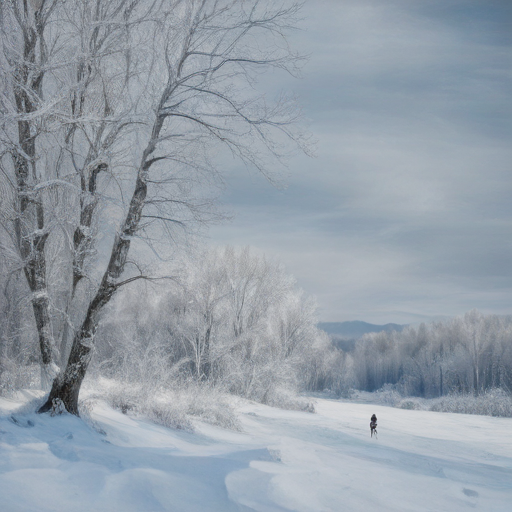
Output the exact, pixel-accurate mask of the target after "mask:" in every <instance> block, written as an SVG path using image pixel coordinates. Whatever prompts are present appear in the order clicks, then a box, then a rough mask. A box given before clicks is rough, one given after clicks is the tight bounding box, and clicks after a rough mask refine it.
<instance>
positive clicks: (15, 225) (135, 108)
mask: <svg viewBox="0 0 512 512" xmlns="http://www.w3.org/2000/svg"><path fill="white" fill-rule="evenodd" d="M297 12H298V6H297V5H296V4H294V3H286V2H277V3H276V2H270V1H266V0H265V1H264V0H187V1H185V0H167V1H161V0H66V1H64V0H30V1H28V0H8V1H5V2H2V4H1V11H0V23H1V27H2V31H1V45H2V48H1V50H2V51H1V56H0V58H1V59H2V62H1V64H2V66H1V68H2V71H1V73H0V80H1V83H2V93H1V97H0V108H1V119H0V128H1V131H0V137H1V139H0V144H1V153H0V164H1V173H2V174H1V180H2V190H4V189H7V190H8V197H9V201H7V202H6V203H5V204H2V215H3V219H4V221H5V222H3V226H4V230H5V231H6V232H7V233H8V235H9V237H10V239H11V240H12V243H13V246H15V248H16V250H17V254H18V259H19V265H18V267H19V270H20V271H21V272H22V273H23V274H24V276H25V281H26V285H27V288H28V290H29V292H30V293H31V303H32V309H33V313H34V319H35V324H36V327H37V331H38V336H39V343H40V352H41V360H42V365H43V368H44V375H45V378H46V379H51V377H52V376H53V375H54V374H55V372H56V371H57V368H56V366H55V362H57V361H58V360H59V356H58V352H59V348H60V352H61V360H64V361H65V359H64V356H66V355H67V352H68V351H69V358H68V359H67V363H66V364H65V367H64V368H63V369H62V370H61V371H60V373H59V374H58V375H57V377H56V378H55V379H54V380H53V384H52V388H51V392H50V395H49V397H48V401H47V402H46V404H45V405H44V406H43V407H42V409H41V411H45V410H48V409H49V408H50V407H51V406H52V403H53V402H54V401H55V400H56V399H59V400H61V401H62V402H63V403H64V405H65V407H66V409H67V410H68V411H69V412H71V413H74V414H78V405H77V404H78V393H79V390H80V386H81V383H82V380H83V378H84V376H85V373H86V371H87V368H88V365H89V362H90V358H91V355H92V350H93V347H94V337H95V334H96V331H97V328H98V323H99V320H100V317H101V315H102V311H103V308H104V306H105V305H106V304H107V303H108V302H109V301H110V300H111V298H112V297H113V295H114V294H115V293H116V292H117V290H119V288H120V287H122V286H124V285H126V284H128V283H130V282H133V281H134V280H136V279H148V278H151V276H150V275H148V274H147V273H145V272H144V271H143V268H142V267H143V266H141V264H140V261H139V262H137V261H136V260H135V257H134V246H136V247H139V246H140V243H141V242H143V241H144V242H146V243H149V244H153V243H155V240H157V241H161V240H162V239H164V238H166V239H168V240H169V241H171V242H172V240H173V239H174V237H175V234H176V229H181V227H187V226H188V225H190V222H195V221H198V220H205V219H207V218H208V215H209V212H210V206H211V205H210V202H209V201H208V200H206V199H205V197H207V194H205V190H206V191H207V189H208V187H210V186H211V184H212V183H214V182H215V180H218V179H220V178H219V174H218V171H217V170H216V168H215V165H214V163H215V154H216V153H217V152H218V151H219V148H222V147H223V148H225V149H227V151H228V152H230V153H231V154H232V155H233V156H234V157H237V158H239V159H240V160H241V161H242V162H244V163H245V164H246V165H249V166H253V167H255V168H256V169H258V170H259V171H260V172H262V173H263V174H264V175H266V176H267V177H269V178H270V179H271V177H272V175H271V172H270V170H271V169H272V167H273V165H274V163H275V161H278V160H280V159H281V158H282V157H283V156H284V155H285V153H286V152H287V151H288V150H289V148H290V146H289V145H288V144H289V142H292V143H293V144H294V145H295V146H296V145H297V144H298V146H299V147H301V148H303V149H304V148H305V147H306V144H305V142H304V140H303V138H302V136H301V134H300V133H299V132H298V131H296V128H295V121H296V119H297V110H296V108H295V106H294V104H293V102H290V101H288V100H287V99H284V98H283V99H281V100H278V101H277V102H275V103H272V104H270V103H269V102H268V101H267V99H266V97H265V96H264V95H258V94H257V93H256V92H255V91H256V89H257V86H258V82H259V81H260V80H261V79H262V78H261V77H262V72H263V71H265V70H269V69H272V68H274V69H276V68H277V69H281V70H284V71H286V72H290V73H292V74H295V73H296V72H297V70H298V67H299V64H300V62H301V59H300V58H298V57H297V56H296V55H295V54H294V53H293V52H292V51H291V50H290V48H289V46H288V43H287V41H286V33H287V31H288V30H289V29H290V28H291V27H292V26H293V24H294V23H295V21H296V15H297ZM116 187H117V189H116ZM116 190H117V192H116ZM113 211H114V212H115V216H114V220H115V219H117V221H116V227H115V235H114V236H113V239H112V241H111V246H110V247H111V249H110V256H109V257H107V258H106V262H105V263H104V264H103V265H104V268H103V270H102V271H98V270H97V271H96V274H94V273H91V272H90V269H91V268H93V267H94V268H96V269H98V268H100V269H101V267H99V265H100V264H102V263H101V258H98V257H96V251H97V247H98V246H97V242H98V238H97V237H95V236H94V233H95V230H96V231H97V230H98V227H101V228H105V226H106V223H107V222H109V219H108V214H109V213H110V214H111V213H112V212H113ZM105 214H106V215H107V217H103V216H102V215H105ZM49 251H50V252H51V254H52V255H53V256H52V258H51V264H52V265H57V266H58V267H57V268H58V269H59V272H58V274H59V275H60V279H62V281H63V282H64V285H63V286H65V288H66V293H65V294H64V295H65V297H66V298H65V299H63V302H64V303H63V304H60V305H59V304H57V301H58V300H60V299H57V296H56V295H54V296H53V297H52V294H51V293H50V292H49V288H51V287H52V286H53V285H54V283H51V282H50V283H49V281H48V279H49V275H55V272H53V273H50V272H49V269H48V264H49V263H48V254H49ZM136 252H137V251H136ZM140 252H141V251H138V254H140ZM96 275H98V276H99V277H98V278H96ZM61 295H62V294H61ZM57 311H60V313H59V314H61V315H62V318H63V320H62V325H61V327H62V328H59V329H57V331H56V330H55V327H56V312H57ZM55 332H57V337H58V338H59V339H57V340H55Z"/></svg>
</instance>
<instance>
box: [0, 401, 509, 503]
mask: <svg viewBox="0 0 512 512" xmlns="http://www.w3.org/2000/svg"><path fill="white" fill-rule="evenodd" d="M19 405H20V403H19V402H15V401H11V400H6V399H0V510H1V511H2V512H18V511H19V512H21V511H23V512H46V511H66V512H74V511H87V512H89V511H105V512H107V511H108V512H116V511H120V512H121V511H122V512H130V511H137V512H153V511H177V512H187V511H198V512H202V511H207V512H209V511H219V512H220V511H222V512H228V511H238V510H241V511H247V510H257V511H285V510H294V511H304V512H306V511H311V512H320V511H336V512H338V511H367V510H378V511H379V512H381V511H393V512H399V511H404V512H405V511H407V512H411V511H436V512H442V511H449V512H457V511H466V510H470V509H471V510H480V511H485V512H492V511H494V512H505V511H507V512H508V511H509V510H511V502H512V442H511V441H510V435H509V432H510V430H511V426H512V420H511V419H504V418H490V417H481V416H480V417H479V416H464V415H455V414H443V413H434V412H426V411H404V410H400V409H392V408H386V407H379V406H374V405H369V404H353V403H343V402H337V401H328V400H318V401H317V404H316V407H317V411H318V412H317V414H309V413H301V412H291V411H282V410H278V409H272V408H269V407H265V406H262V405H255V404H245V405H243V406H240V409H239V410H240V416H241V421H242V424H243V427H244V430H245V432H244V433H236V432H230V431H226V430H222V429H219V428H215V427H212V426H209V425H206V424H197V433H195V434H191V433H185V432H180V431H174V430H169V429H166V428H164V427H160V426H156V425H154V424H151V423H149V422H146V421H144V420H142V419H136V418H131V417H129V416H126V415H123V414H121V413H118V412H116V411H113V410H112V409H110V408H108V407H107V406H106V405H104V404H102V403H98V404H97V405H96V406H95V408H94V411H93V413H92V416H93V418H94V420H95V422H96V429H93V428H91V427H90V426H88V425H86V424H85V423H83V422H82V421H81V420H80V419H78V418H75V417H73V416H70V415H63V416H59V417H54V418H52V417H50V416H49V415H36V414H21V413H16V412H15V410H16V408H17V407H19ZM373 412H375V413H376V414H377V416H378V418H379V438H378V440H375V439H370V434H369V428H368V423H369V417H370V416H371V414H372V413H373ZM100 430H101V431H103V432H100Z"/></svg>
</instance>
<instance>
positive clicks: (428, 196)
mask: <svg viewBox="0 0 512 512" xmlns="http://www.w3.org/2000/svg"><path fill="white" fill-rule="evenodd" d="M303 17H304V20H303V21H302V23H301V28H302V30H301V31H300V32H296V33H295V34H293V36H292V38H291V41H292V43H293V44H294V45H295V47H296V48H298V49H299V50H300V51H301V52H303V53H307V54H309V55H310V59H309V62H308V64H307V65H306V67H305V69H304V78H302V79H301V80H294V79H292V78H291V77H287V76H279V77H275V76H273V77H269V80H270V85H269V89H271V90H272V91H274V92H277V91H278V90H284V91H286V92H293V93H295V94H297V95H298V97H299V98H300V103H301V105H302V108H303V111H304V116H305V123H306V125H307V126H308V128H309V130H310V132H311V133H312V134H313V136H314V137H315V138H316V139H317V141H318V144H317V150H316V153H317V156H316V158H313V159H312V158H308V157H306V156H297V157H295V158H294V159H293V160H292V162H291V165H290V173H289V177H288V179H287V188H286V189H285V190H277V189H274V188H272V186H271V185H270V184H268V183H267V182H266V181H265V180H264V179H263V178H261V177H259V176H255V175H251V174H248V173H247V172H246V171H245V170H244V169H243V168H242V169H241V168H237V167H236V166H235V165H234V166H233V168H232V169H230V170H229V175H228V179H227V186H226V191H225V193H224V195H223V200H224V203H225V206H226V207H227V209H228V210H229V211H231V212H232V213H233V214H234V219H233V221H232V222H229V223H224V224H222V225H218V226H215V227H213V229H212V230H211V239H212V241H213V242H214V243H219V244H224V243H230V244H233V245H251V246H253V247H255V248H257V249H258V250H260V251H264V252H265V253H266V254H267V255H268V256H270V257H272V258H278V259H279V260H280V261H281V262H282V263H284V265H285V266H286V267H287V269H288V270H289V271H290V272H291V273H293V274H294V275H295V276H296V278H297V281H298V283H299V285H300V286H301V287H302V288H304V290H305V291H306V292H307V293H308V294H312V295H315V296H316V297H317V299H318V303H319V306H320V310H319V312H320V319H321V320H323V321H344V320H356V319H359V320H366V321H369V322H374V323H386V322H397V323H408V322H416V321H418V320H422V319H429V318H432V317H438V316H453V315H459V314H462V313H464V312H465V311H468V310H470V309H473V308H478V309H479V310H481V311H483V312H493V313H499V314H503V313H512V121H511V120H512V71H511V70H512V2H511V1H510V0H503V1H497V0H309V2H307V3H306V6H305V8H304V10H303Z"/></svg>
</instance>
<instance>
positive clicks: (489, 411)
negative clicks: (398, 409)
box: [429, 389, 512, 418]
mask: <svg viewBox="0 0 512 512" xmlns="http://www.w3.org/2000/svg"><path fill="white" fill-rule="evenodd" d="M429 402H430V404H429V410H430V411H438V412H456V413H462V414H482V415H486V416H502V417H506V418H512V396H510V394H508V393H506V392H505V391H503V390H502V389H490V390H488V391H486V392H485V393H483V394H481V395H479V396H474V395H472V394H455V395H448V396H443V397H441V398H436V399H433V400H432V401H429Z"/></svg>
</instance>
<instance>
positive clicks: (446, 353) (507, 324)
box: [346, 310, 512, 398]
mask: <svg viewBox="0 0 512 512" xmlns="http://www.w3.org/2000/svg"><path fill="white" fill-rule="evenodd" d="M348 357H350V358H351V361H350V364H349V365H346V366H347V371H348V372H349V373H350V376H347V380H348V381H350V382H351V385H352V386H353V387H355V388H357V389H361V390H365V391H375V390H377V389H380V388H381V387H382V386H383V385H385V384H392V385H395V387H396V389H397V391H399V392H400V393H401V394H402V395H404V396H421V397H427V398H428V397H437V396H443V395H446V394H450V393H468V392H472V393H474V394H475V395H478V394H480V393H482V392H483V391H486V390H488V389H492V388H502V389H504V390H507V391H509V392H510V391H511V390H512V316H506V317H503V316H497V315H484V314H482V313H479V312H478V311H476V310H473V311H470V312H469V313H466V314H465V315H464V316H463V317H457V318H454V319H451V320H447V321H442V322H436V323H432V324H428V325H427V324H421V325H420V326H419V327H417V328H414V327H406V328H405V329H404V330H403V331H402V332H380V333H371V334H366V335H364V336H363V337H362V338H361V339H359V340H358V341H357V342H356V345H355V349H354V350H353V351H352V352H351V354H350V355H349V356H348Z"/></svg>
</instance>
